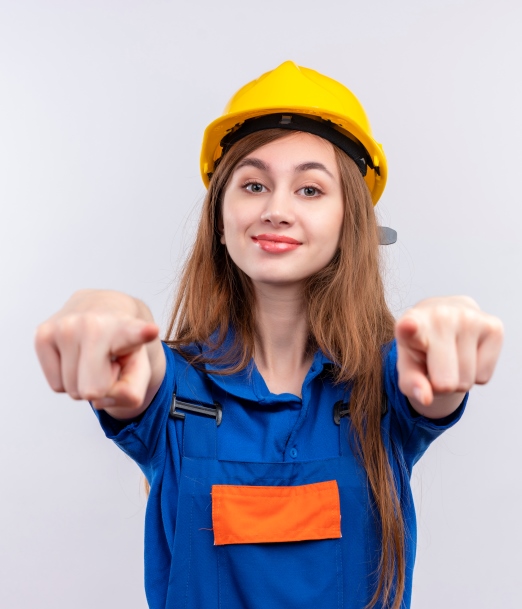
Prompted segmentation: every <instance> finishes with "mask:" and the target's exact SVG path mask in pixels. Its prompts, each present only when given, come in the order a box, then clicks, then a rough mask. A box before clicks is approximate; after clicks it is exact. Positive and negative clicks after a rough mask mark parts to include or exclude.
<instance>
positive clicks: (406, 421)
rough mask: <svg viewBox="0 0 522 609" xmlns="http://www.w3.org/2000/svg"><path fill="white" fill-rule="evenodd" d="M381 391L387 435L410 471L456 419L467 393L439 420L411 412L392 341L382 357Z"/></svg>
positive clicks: (459, 415) (461, 412)
mask: <svg viewBox="0 0 522 609" xmlns="http://www.w3.org/2000/svg"><path fill="white" fill-rule="evenodd" d="M384 388H385V392H386V396H387V399H388V409H389V413H388V414H389V416H390V431H391V435H392V437H393V438H394V439H395V440H396V441H398V442H399V443H400V444H401V445H402V451H403V455H404V458H405V461H406V464H407V466H408V467H409V469H410V471H411V468H412V467H413V465H415V463H416V462H417V461H418V460H419V459H420V458H421V457H422V455H423V454H424V452H425V451H426V449H427V448H428V446H429V445H430V444H431V443H432V442H433V440H435V439H436V438H438V437H439V436H440V435H441V434H442V433H443V432H444V431H446V430H447V429H449V428H450V427H453V425H455V423H457V422H458V421H459V420H460V418H461V417H462V414H463V413H464V409H465V407H466V403H467V401H468V395H469V394H466V395H465V396H464V399H463V401H462V403H461V404H460V406H459V407H458V408H457V409H456V410H455V411H454V412H452V413H451V414H450V415H449V416H447V417H444V418H442V419H428V418H427V417H424V416H422V415H420V414H418V413H417V412H415V410H414V409H413V408H412V406H411V405H410V403H409V401H408V398H407V397H406V396H405V395H404V394H403V393H402V392H401V391H400V389H399V375H398V372H397V343H396V342H395V340H394V341H392V343H390V345H389V346H388V350H387V352H386V355H385V363H384Z"/></svg>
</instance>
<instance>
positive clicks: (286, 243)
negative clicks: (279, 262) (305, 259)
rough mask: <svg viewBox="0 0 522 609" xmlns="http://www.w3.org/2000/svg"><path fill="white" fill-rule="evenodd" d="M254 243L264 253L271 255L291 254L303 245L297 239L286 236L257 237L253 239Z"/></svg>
mask: <svg viewBox="0 0 522 609" xmlns="http://www.w3.org/2000/svg"><path fill="white" fill-rule="evenodd" d="M252 241H253V242H254V243H256V244H257V245H258V246H259V247H260V248H261V249H262V250H263V251H265V252H269V253H271V254H279V253H283V252H290V251H292V250H295V249H296V248H298V247H299V246H300V245H302V243H301V242H300V241H297V239H293V238H292V237H287V236H286V235H256V236H255V237H252Z"/></svg>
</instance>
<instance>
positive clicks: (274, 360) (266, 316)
mask: <svg viewBox="0 0 522 609" xmlns="http://www.w3.org/2000/svg"><path fill="white" fill-rule="evenodd" d="M256 330H257V336H256V338H255V342H254V349H255V351H254V360H255V362H256V366H257V368H258V370H259V372H260V373H261V374H262V376H263V378H264V380H265V382H266V384H267V386H268V388H269V389H270V391H271V392H272V393H294V394H296V395H301V387H302V384H303V380H304V377H305V376H306V373H307V371H308V369H309V367H310V364H311V361H312V355H311V354H310V353H308V352H307V343H308V321H307V318H306V310H305V306H304V301H303V297H302V291H301V288H300V287H299V288H296V287H295V286H289V287H288V288H287V287H277V288H275V287H273V286H261V287H259V286H256Z"/></svg>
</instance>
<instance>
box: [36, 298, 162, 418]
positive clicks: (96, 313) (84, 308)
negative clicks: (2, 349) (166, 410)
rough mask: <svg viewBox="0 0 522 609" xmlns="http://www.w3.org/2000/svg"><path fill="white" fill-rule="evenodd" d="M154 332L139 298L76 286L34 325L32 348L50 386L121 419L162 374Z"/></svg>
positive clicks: (145, 400) (135, 411) (144, 401)
mask: <svg viewBox="0 0 522 609" xmlns="http://www.w3.org/2000/svg"><path fill="white" fill-rule="evenodd" d="M158 332H159V329H158V327H157V326H156V324H155V323H154V320H153V318H152V314H151V312H150V310H149V309H148V307H147V306H146V305H145V304H144V303H142V302H141V301H139V300H137V299H135V298H132V297H131V296H127V295H126V294H122V293H120V292H113V291H109V290H82V291H80V292H76V293H75V294H74V295H73V296H72V297H71V299H70V300H69V301H68V302H67V303H66V304H65V306H64V307H63V309H61V310H60V311H59V312H58V313H56V314H55V315H53V316H52V317H51V318H50V319H48V320H47V321H46V322H44V323H43V324H41V325H40V326H39V327H38V329H37V332H36V337H35V347H36V352H37V354H38V358H39V360H40V364H41V366H42V369H43V371H44V374H45V377H46V379H47V381H48V383H49V385H50V386H51V388H52V389H53V390H54V391H57V392H65V393H68V394H69V395H70V396H71V397H72V398H73V399H75V400H89V401H91V402H92V405H93V407H94V408H96V409H98V410H102V409H103V410H105V411H106V412H107V413H108V414H109V415H110V416H112V417H114V418H116V419H120V420H125V419H131V418H134V417H137V416H139V415H140V414H141V413H142V412H144V411H145V410H146V409H147V407H148V406H149V404H150V402H151V401H152V398H153V397H154V395H155V394H156V392H157V390H158V388H159V386H160V385H161V381H162V380H163V377H164V375H165V354H164V352H163V348H162V346H161V341H160V339H159V338H158Z"/></svg>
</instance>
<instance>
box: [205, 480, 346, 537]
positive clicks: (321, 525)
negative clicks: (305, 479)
mask: <svg viewBox="0 0 522 609" xmlns="http://www.w3.org/2000/svg"><path fill="white" fill-rule="evenodd" d="M212 523H213V527H214V544H215V545H218V546H219V545H226V544H233V543H269V542H283V541H304V540H311V539H336V538H339V537H341V507H340V502H339V489H338V487H337V481H336V480H329V481H327V482H316V483H315V484H304V485H302V486H234V485H227V484H218V485H213V486H212Z"/></svg>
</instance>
